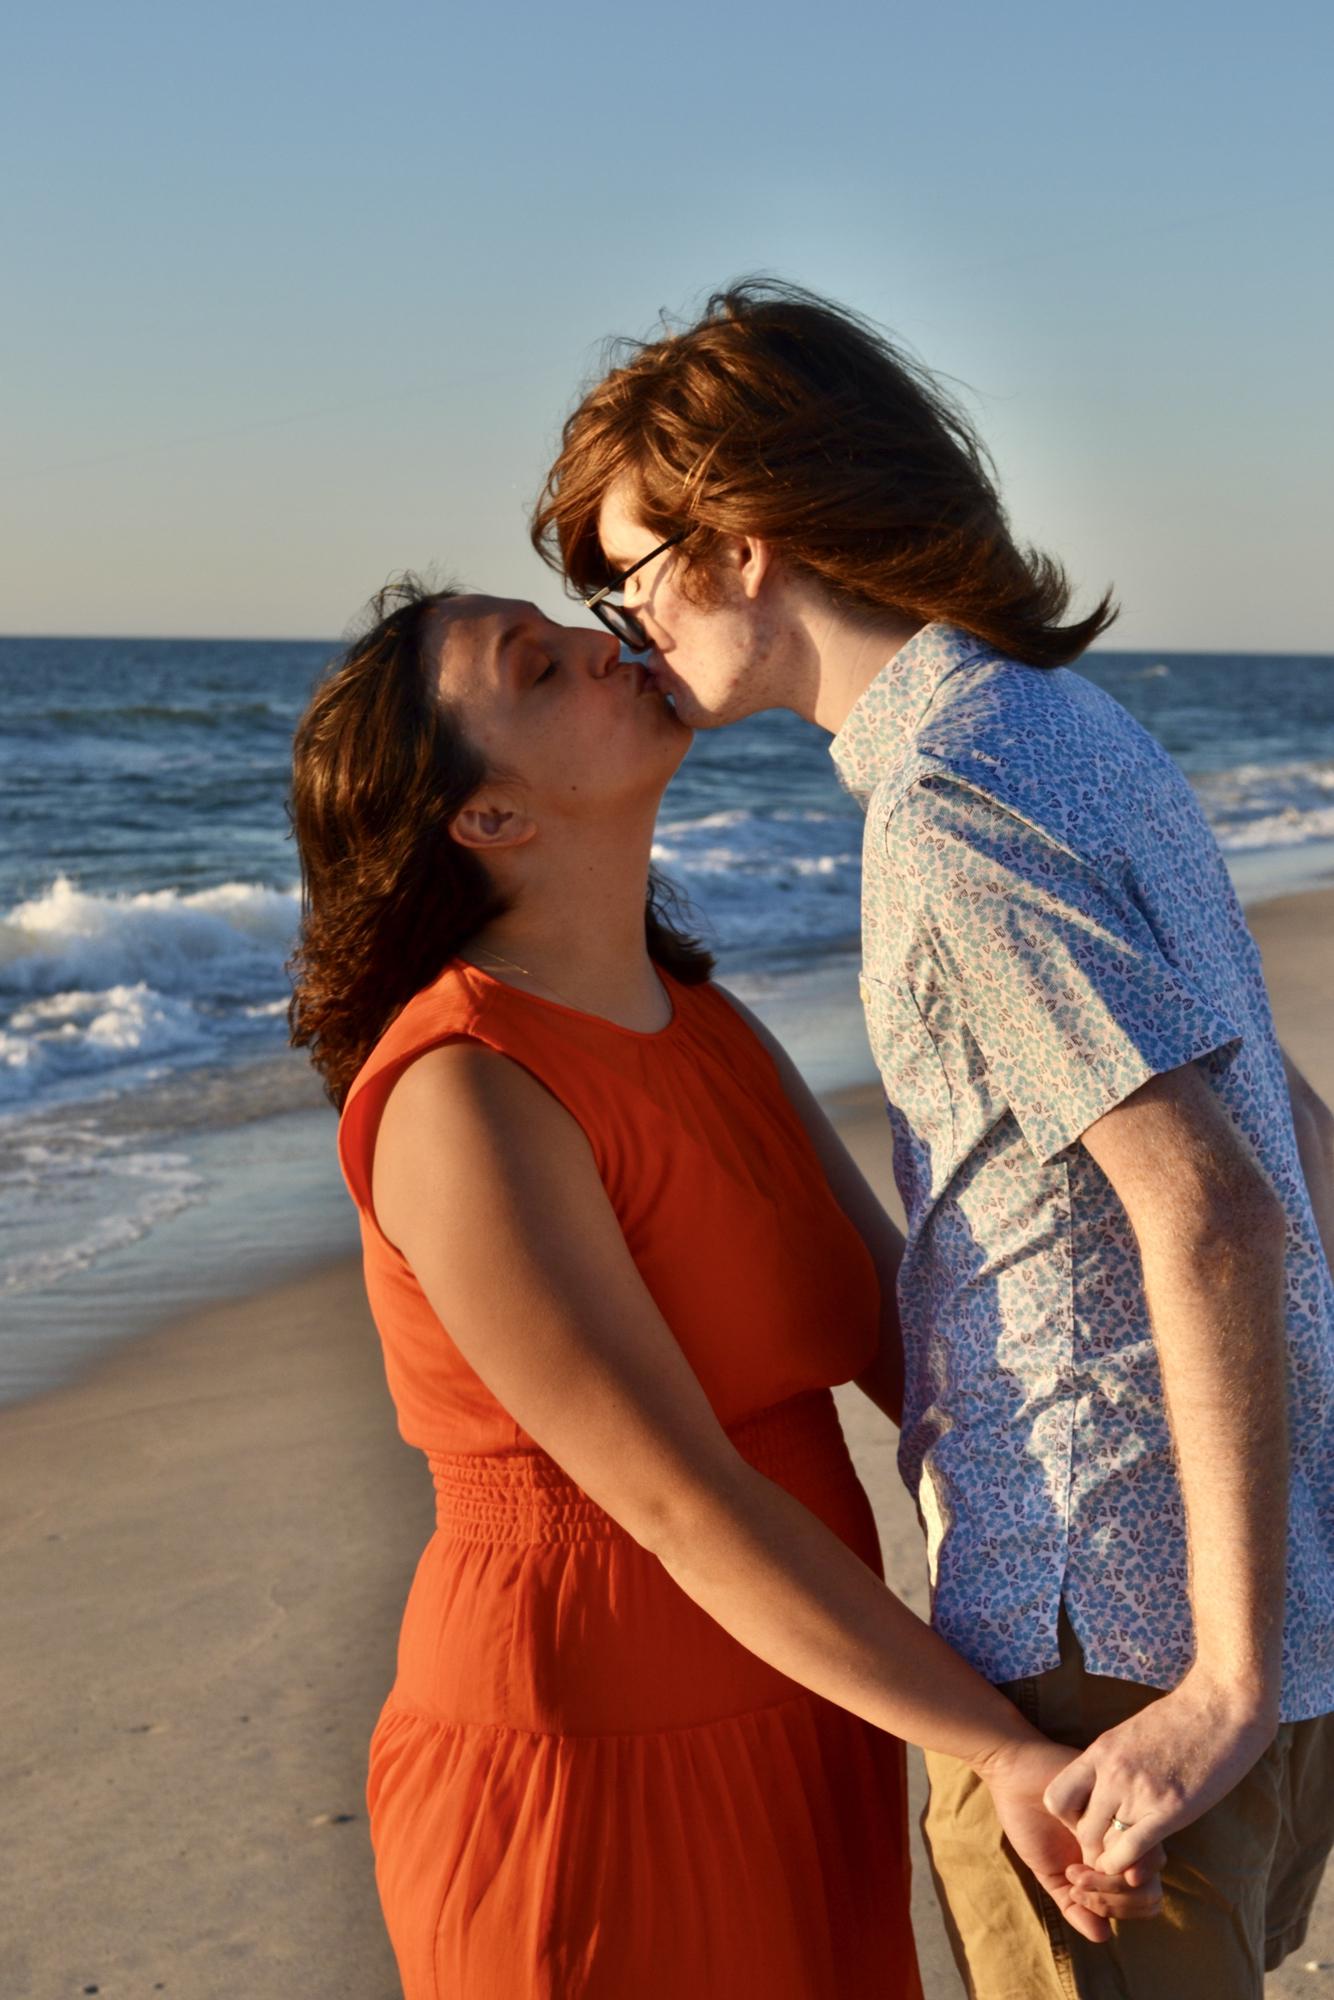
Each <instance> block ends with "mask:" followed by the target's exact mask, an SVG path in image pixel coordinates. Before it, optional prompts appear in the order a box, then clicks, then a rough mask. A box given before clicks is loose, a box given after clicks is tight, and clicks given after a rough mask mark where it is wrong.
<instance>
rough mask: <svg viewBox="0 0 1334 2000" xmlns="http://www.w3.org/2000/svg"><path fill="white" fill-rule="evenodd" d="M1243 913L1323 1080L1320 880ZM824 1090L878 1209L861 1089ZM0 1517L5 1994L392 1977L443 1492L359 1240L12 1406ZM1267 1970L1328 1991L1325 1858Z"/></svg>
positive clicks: (1333, 1942) (114, 1998)
mask: <svg viewBox="0 0 1334 2000" xmlns="http://www.w3.org/2000/svg"><path fill="white" fill-rule="evenodd" d="M1248 917H1249V920H1250V922H1251V924H1252V928H1253V930H1254V932H1255V935H1256V937H1257V940H1258V941H1259V944H1260V947H1261V950H1262V952H1263V955H1264V960H1265V966H1266V973H1267V977H1268V980H1269V986H1270V992H1271V995H1272V998H1273V1002H1274V1009H1275V1015H1276V1018H1277V1021H1278V1026H1279V1032H1280V1035H1281V1037H1282V1039H1283V1041H1284V1043H1285V1045H1286V1046H1287V1047H1288V1049H1289V1050H1290V1051H1291V1053H1292V1055H1293V1056H1294V1057H1295V1059H1296V1061H1297V1062H1298V1064H1299V1065H1300V1066H1301V1067H1302V1068H1303V1069H1304V1070H1305V1072H1306V1074H1307V1075H1308V1076H1309V1077H1310V1078H1311V1080H1312V1081H1313V1082H1314V1083H1315V1084H1316V1086H1317V1087H1318V1088H1319V1089H1320V1090H1321V1091H1322V1093H1323V1094H1324V1095H1325V1097H1326V1098H1327V1099H1329V1100H1331V1101H1334V1037H1332V1036H1331V1034H1330V1027H1331V1019H1332V1017H1334V889H1328V890H1321V891H1312V892H1308V893H1304V894H1300V895H1292V896H1288V897H1284V898H1282V899H1280V900H1277V901H1274V902H1270V903H1265V904H1260V905H1256V906H1254V907H1253V908H1252V909H1250V910H1249V911H1248ZM830 1104H831V1109H832V1111H833V1112H834V1115H835V1116H836V1118H837V1120H838V1122H839V1124H840V1126H841V1128H842V1130H843V1132H844V1134H845V1136H846V1138H847V1139H848V1141H849V1143H850V1145H851V1146H852V1147H853V1149H854V1150H855V1151H856V1153H857V1155H858V1157H859V1158H860V1159H861V1161H862V1164H863V1166H864V1168H865V1169H866V1171H867V1172H868V1174H870V1175H871V1177H872V1178H873V1179H874V1181H875V1183H876V1184H877V1186H878V1187H880V1189H881V1190H882V1193H883V1194H884V1196H885V1198H886V1200H887V1201H892V1198H893V1189H892V1182H891V1180H890V1175H889V1164H890V1162H889V1142H888V1130H887V1127H886V1125H885V1121H884V1116H883V1109H882V1106H881V1103H880V1097H879V1092H878V1088H875V1087H868V1088H866V1089H863V1090H858V1091H852V1092H845V1093H843V1094H841V1095H840V1096H839V1097H837V1098H835V1099H832V1100H831V1101H830ZM894 1206H895V1208H896V1209H897V1204H896V1203H895V1204H894ZM839 1400H840V1407H841V1409H842V1412H843V1416H844V1422H845V1428H846V1429H847V1432H848V1436H849V1439H850V1442H851V1444H852V1448H853V1450H854V1453H855V1456H856V1458H857V1462H858V1465H859V1468H860V1470H861V1473H862V1476H863V1479H864V1481H865V1483H866V1485H867V1488H868V1490H869V1491H870V1493H871V1495H872V1498H873V1500H874V1503H875V1506H876V1510H877V1514H878V1518H879V1521H880V1525H881V1532H882V1538H883V1542H884V1547H885V1554H886V1562H887V1569H888V1574H889V1578H890V1581H891V1583H892V1584H893V1586H894V1587H895V1588H896V1589H897V1590H899V1591H900V1592H901V1593H902V1594H903V1595H904V1596H905V1598H907V1600H908V1601H909V1602H910V1603H912V1604H914V1605H915V1606H916V1607H917V1608H919V1609H921V1608H924V1605H925V1586H924V1568H923V1563H922V1557H921V1545H920V1537H919V1532H918V1527H917V1522H916V1518H915V1515H914V1513H913V1510H912V1508H911V1506H910V1504H909V1502H908V1500H907V1498H906V1496H905V1495H904V1493H903V1491H902V1489H901V1487H900V1485H899V1481H898V1477H897V1473H896V1471H895V1466H894V1445H895V1438H894V1433H893V1432H892V1431H890V1430H889V1428H888V1427H887V1426H886V1425H885V1423H884V1421H883V1419H881V1418H880V1417H879V1416H878V1414H877V1413H876V1412H875V1411H873V1410H872V1408H871V1406H870V1405H869V1404H867V1403H865V1401H864V1400H863V1399H862V1398H860V1397H859V1396H858V1395H857V1393H856V1392H855V1391H846V1390H845V1391H842V1392H840V1397H839ZM0 1518H2V1520H3V1527H2V1528H0V1546H2V1547H3V1557H4V1569H3V1592H4V1602H5V1606H6V1615H7V1626H8V1646H7V1649H6V1650H7V1655H8V1672H7V1674H6V1676H5V1692H4V1705H3V1731H4V1751H3V1772H4V1783H5V1797H6V1801H7V1810H6V1813H5V1816H4V1817H5V1852H4V1857H3V1879H4V1882H5V1901H6V1904H7V1909H6V1915H5V1920H4V1923H3V1927H2V1930H3V1938H2V1941H0V2000H63V1996H65V1995H72V1994H81V1993H100V1994H102V1995H104V1996H108V2000H131V1996H134V2000H138V1996H141V1995H150V1994H153V1993H159V1992H160V1993H163V1994H167V1995H172V1996H177V2000H294V1996H305V1995H310V1996H316V1995H318V1996H320V2000H394V1996H395V1995H396V1994H397V1993H398V1983H397V1979H396V1976H395V1970H394V1964H393V1958H392V1954H391V1952H390V1949H389V1945H388V1941H387V1938H386V1936H385V1933H384V1930H383V1927H382V1924H381V1920H380V1914H379V1908H378V1904H377V1901H376V1895H375V1887H374V1881H373V1875H372V1861H371V1851H370V1845H369V1839H368V1835H367V1827H366V1817H365V1808H364V1800H363V1783H364V1770H365V1756H366V1745H367V1740H368V1738H369V1735H370V1731H371V1728H372V1726H373V1723H374V1721H375V1717H376V1715H377V1713H378V1710H379V1707H380V1704H381V1702H382V1701H383V1698H384V1695H385V1693H386V1691H387V1689H388V1687H389V1685H390V1682H391V1680H392V1678H393V1672H394V1650H395V1640H396V1635H397V1628H398V1620H399V1617H400V1614H401V1610H402V1606H403V1601H404V1598H405V1596H406V1594H407V1590H408V1586H409V1583H410V1580H411V1576H412V1571H413V1568H414V1565H415V1563H416V1560H417V1557H418V1554H419V1552H420V1550H421V1548H422V1547H423V1545H424V1543H425V1542H426V1540H427V1538H428V1537H429V1535H430V1533H431V1529H432V1526H433V1519H434V1516H433V1505H432V1489H431V1482H430V1478H429V1476H428V1474H427V1470H426V1467H425V1464H424V1461H423V1460H422V1458H421V1456H420V1454H419V1453H418V1452H416V1451H414V1450H412V1449H410V1448H409V1447H408V1446H406V1445H405V1444H403V1443H402V1441H401V1440H400V1439H399V1437H398V1435H397V1431H396V1429H395V1426H394V1418H393V1410H392V1405H391V1404H390V1401H389V1398H388V1393H387V1391H386V1388H385V1384H384V1376H383V1371H382V1367H381V1361H380V1352H379V1345H378V1341H377V1338H376V1335H375V1332H374V1329H373V1327H372V1326H371V1323H370V1320H369V1316H368V1314H367V1311H366V1307H365V1303H364V1299H363V1297H362V1292H361V1283H360V1270H359V1266H358V1265H357V1263H355V1262H353V1261H350V1260H344V1261H341V1262H338V1263H333V1264H329V1265H326V1266H324V1267H322V1268H320V1269H318V1270H316V1271H314V1272H312V1273H310V1274H309V1275H308V1276H306V1277H303V1278H301V1279H299V1280H297V1281H295V1282H291V1283H287V1284H284V1285H282V1286H281V1287H278V1288H275V1289H271V1290H268V1291H265V1292H263V1293H261V1294H259V1295H258V1296H254V1297H250V1298H246V1299H244V1300H240V1301H236V1302H232V1303H228V1304H224V1305H220V1306H215V1307H211V1308H210V1309H208V1310H206V1311H202V1312H199V1313H197V1314H194V1315H193V1316H191V1317H189V1318H188V1319H186V1320H183V1321H181V1322H180V1323H178V1324H174V1325H171V1326H169V1327H166V1328H164V1329H160V1330H158V1331H155V1332H152V1333H147V1334H144V1335H142V1336H140V1337H137V1338H135V1339H132V1340H129V1341H127V1342H125V1343H124V1344H123V1345H121V1346H119V1347H118V1348H116V1349H115V1350H114V1351H113V1352H111V1353H110V1354H108V1355H106V1356H105V1357H103V1358H102V1359H101V1360H100V1361H98V1362H97V1363H96V1365H94V1366H93V1367H91V1368H90V1369H89V1370H88V1371H87V1372H86V1373H85V1374H84V1375H83V1376H82V1377H81V1378H80V1379H79V1380H78V1381H76V1382H74V1383H73V1384H71V1385H70V1386H68V1387H65V1388H62V1389H59V1390H55V1391H52V1392H50V1393H48V1394H45V1395H42V1396H39V1397H36V1398H34V1399H32V1400H30V1401H28V1402H25V1403H21V1404H18V1405H15V1406H13V1407H11V1408H8V1409H5V1410H2V1411H0ZM915 1918H916V1922H917V1927H918V1934H919V1941H920V1948H921V1954H922V1959H923V1964H924V1969H925V1973H926V1990H927V1994H928V1996H929V2000H953V1996H957V1995H958V1994H959V1993H960V1991H961V1988H960V1986H959V1984H958V1981H957V1978H956V1976H955V1973H954V1971H953V1967H952V1965H951V1963H950V1960H949V1956H948V1953H947V1950H946V1948H945V1945H944V1941H943V1936H942V1934H941V1931H940V1926H939V1920H938V1917H937V1915H936V1913H935V1910H934V1905H933V1900H932V1894H931V1888H930V1881H929V1876H928V1875H927V1872H926V1870H925V1867H924V1865H922V1864H921V1862H920V1857H919V1865H918V1869H917V1889H916V1910H915ZM1308 1966H1309V1967H1311V1968H1312V1969H1309V1970H1308V1969H1306V1968H1307V1967H1308ZM1267 1990H1268V1991H1269V1992H1270V1993H1272V1994H1274V1995H1297V1994H1312V1993H1319V1992H1331V1993H1334V1881H1332V1882H1331V1883H1329V1884H1328V1885H1327V1887H1326V1889H1325V1892H1324V1894H1323V1896H1322V1900H1321V1903H1320V1906H1319V1910H1318V1913H1317V1918H1316V1922H1315V1924H1314V1926H1313V1929H1312V1933H1311V1935H1310V1937H1309V1939H1308V1941H1307V1944H1306V1947H1305V1948H1304V1949H1303V1950H1302V1951H1300V1952H1299V1953H1298V1954H1296V1956H1295V1957H1294V1958H1293V1959H1292V1960H1290V1961H1289V1963H1288V1965H1287V1966H1286V1967H1285V1968H1284V1969H1283V1970H1282V1971H1281V1972H1280V1973H1278V1974H1275V1975H1274V1976H1273V1977H1272V1978H1271V1979H1270V1981H1269V1982H1268V1988H1267Z"/></svg>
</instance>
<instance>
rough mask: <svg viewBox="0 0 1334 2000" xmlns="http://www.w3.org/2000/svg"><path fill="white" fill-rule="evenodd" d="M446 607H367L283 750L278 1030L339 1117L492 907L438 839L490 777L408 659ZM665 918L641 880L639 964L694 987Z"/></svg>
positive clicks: (700, 953) (391, 596) (694, 975)
mask: <svg viewBox="0 0 1334 2000" xmlns="http://www.w3.org/2000/svg"><path fill="white" fill-rule="evenodd" d="M457 595H458V593H457V592H456V591H453V590H432V589H430V588H429V587H428V586H427V585H426V584H425V583H424V582H422V580H421V579H420V578H419V577H416V576H413V575H411V574H408V575H406V576H404V577H402V578H400V579H398V580H396V581H395V582H393V583H390V584H387V585H386V586H385V588H384V589H383V590H381V591H380V592H379V593H378V594H377V595H376V596H375V597H374V598H373V599H372V600H371V607H370V611H371V616H372V618H373V620H374V622H373V623H372V624H371V626H370V629H369V630H368V631H366V632H365V633H364V634H363V636H362V637H361V638H359V639H356V640H354V641H353V643H352V644H351V645H349V646H348V648H347V650H346V651H345V652H344V653H343V654H342V655H341V656H340V657H339V658H338V659H336V660H335V661H334V662H333V664H332V666H331V667H330V669H329V671H328V673H327V674H326V675H325V677H324V679H323V680H322V681H321V682H320V683H319V685H318V686H317V687H316V689H315V692H314V694H313V695H312V696H311V699H310V703H309V705H308V706H307V709H306V712H305V714H304V715H303V716H302V718H301V721H300V722H299V723H298V725H297V730H296V737H295V740H294V742H293V746H292V792H291V798H290V801H289V804H288V814H289V818H290V820H291V823H292V831H293V833H294V835H295V837H296V844H297V852H298V855H299V857H300V862H301V928H300V932H299V935H298V939H297V945H296V950H295V952H294V954H293V956H292V959H291V960H290V962H289V965H288V971H289V972H290V974H291V976H292V984H293V993H292V999H291V1003H290V1005H289V1007H288V1014H287V1018H288V1025H289V1028H290V1031H291V1040H292V1042H293V1043H294V1044H295V1045H296V1046H297V1047H299V1048H308V1049H309V1051H310V1059H311V1061H312V1062H313V1063H314V1065H315V1068H316V1069H317V1070H318V1071H319V1073H320V1075H321V1076H322V1077H323V1079H324V1087H325V1090H326V1092H327V1094H328V1096H329V1097H330V1098H331V1099H332V1101H333V1102H334V1104H336V1105H338V1106H340V1107H341V1105H342V1103H343V1101H344V1099H345V1098H346V1096H347V1093H348V1090H349V1088H350V1086H351V1084H352V1080H353V1078H354V1077H355V1076H356V1074H357V1071H358V1070H359V1069H360V1068H361V1066H362V1064H363V1063H364V1062H365V1060H366V1058H367V1056H368V1055H369V1054H370V1052H371V1050H372V1049H373V1048H374V1046H375V1044H376V1042H377V1041H378V1040H379V1038H380V1036H381V1035H382V1034H383V1033H384V1031H385V1029H386V1028H387V1027H388V1026H389V1024H390V1022H391V1021H392V1020H393V1019H394V1016H395V1015H396V1014H397V1013H398V1012H399V1011H400V1009H401V1008H402V1007H403V1006H405V1005H406V1003H407V1002H408V1001H409V1000H410V999H411V998H412V996H413V994H414V993H418V992H420V991H421V989H422V987H424V986H428V985H429V984H430V982H431V981H432V980H433V979H435V978H436V977H437V976H438V974H439V973H441V972H442V971H443V970H444V968H445V966H446V965H447V964H448V963H449V960H450V959H451V958H452V957H454V955H455V954H456V953H457V952H458V951H460V950H461V949H462V948H463V946H464V945H465V944H466V943H467V941H468V939H469V938H470V937H472V936H474V935H475V934H476V932H477V931H479V930H480V929H481V928H482V926H483V925H484V924H487V923H489V922H491V921H492V919H493V918H495V917H497V916H499V915H500V914H501V912H502V911H503V910H504V909H505V908H506V907H507V906H506V904H505V901H504V899H503V897H502V896H501V894H500V893H499V891H498V890H497V888H496V886H495V884H494V883H493V882H492V880H491V878H490V876H489V875H488V874H487V871H486V868H485V865H484V864H483V862H482V861H481V860H480V859H479V858H478V856H477V855H476V854H474V853H472V852H470V851H469V850H468V849H467V848H465V847H461V846H460V845H459V843H458V841H456V840H455V839H454V838H453V835H452V834H451V832H450V822H451V821H452V820H453V818H454V816H455V814H456V813H458V812H459V811H460V810H461V808H462V807H463V806H465V805H466V804H467V802H468V800H469V799H470V798H471V797H472V795H473V793H474V792H475V791H476V790H477V788H478V786H479V785H481V784H483V783H484V782H485V780H486V779H487V777H488V776H491V775H495V774H494V773H492V772H489V771H488V768H487V765H486V763H485V761H484V759H483V758H482V756H481V755H480V753H479V752H478V751H477V750H476V749H475V748H474V747H473V745H472V744H471V743H470V742H469V741H468V738H467V735H466V733H465V731H464V729H463V727H462V724H461V722H460V720H459V718H458V717H457V716H456V715H454V714H453V713H452V712H451V711H450V710H449V708H448V706H447V705H446V704H444V703H442V702H441V700H440V699H439V696H438V695H437V694H436V692H435V689H434V686H433V675H432V672H431V661H430V658H429V655H428V654H427V652H426V649H425V648H424V646H423V638H424V635H425V630H426V627H427V624H428V622H429V615H430V613H431V611H432V610H433V609H434V608H435V606H436V605H438V604H444V603H446V602H447V601H448V600H449V599H450V598H452V597H455V596H457ZM680 909H681V902H680V898H679V897H678V895H677V893H676V891H675V890H674V889H673V888H672V887H671V885H670V884H669V883H667V882H666V881H664V880H663V878H662V877H661V876H659V875H657V874H655V873H650V876H649V884H648V896H647V901H646V904H645V911H644V922H645V934H646V938H647V943H648V948H649V951H650V953H651V954H652V956H653V958H654V960H655V961H656V962H657V963H658V964H659V965H661V966H663V967H665V969H666V970H667V971H668V972H670V973H671V974H672V975H673V976H674V977H675V978H677V979H679V980H681V981H683V982H684V983H685V984H686V985H693V984H698V983H699V982H700V981H702V980H704V979H707V978H708V976H709V973H710V971H711V970H712V968H713V959H712V957H711V956H710V954H709V953H708V952H707V951H706V950H705V949H704V948H703V946H702V945H700V944H699V943H698V942H697V940H696V939H694V938H693V937H691V936H689V935H688V934H687V933H686V932H685V931H684V930H683V929H681V928H678V926H677V924H676V923H675V922H674V921H673V919H674V917H675V916H676V915H678V914H679V913H680Z"/></svg>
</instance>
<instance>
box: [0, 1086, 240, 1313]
mask: <svg viewBox="0 0 1334 2000" xmlns="http://www.w3.org/2000/svg"><path fill="white" fill-rule="evenodd" d="M37 1135H40V1136H37ZM5 1137H6V1138H7V1139H8V1140H9V1141H10V1143H9V1144H8V1145H7V1146H6V1147H5V1152H6V1154H7V1156H8V1157H9V1159H10V1161H11V1164H10V1165H9V1166H8V1168H7V1170H6V1171H5V1172H4V1173H3V1175H0V1193H2V1194H3V1201H2V1202H0V1293H10V1294H15V1293H22V1292H33V1291H40V1290H42V1289H44V1288H45V1287H46V1286H48V1285H51V1284H54V1283H55V1282H56V1281H57V1280H58V1279H60V1278H64V1277H68V1276H69V1275H70V1274H71V1273H72V1272H75V1271H83V1270H86V1269H87V1268H88V1267H89V1265H91V1264H94V1263H96V1262H97V1261H98V1259H99V1258H101V1257H104V1256H105V1255H106V1254H107V1253H108V1252H109V1251H112V1250H119V1249H123V1248H125V1247H126V1246H127V1245H128V1244H131V1243H137V1242H139V1241H140V1240H141V1239H142V1238H143V1237H145V1236H147V1235H148V1234H149V1232H150V1230H152V1229H153V1228H155V1227H156V1226H157V1224H159V1223H161V1222H164V1221H166V1220H167V1218H168V1217H169V1216H173V1215H179V1214H180V1213H181V1212H182V1210H184V1209H187V1208H189V1207H191V1206H192V1205H193V1204H194V1203H195V1202H198V1201H200V1200H202V1199H203V1191H204V1179H203V1176H202V1175H200V1174H198V1173H196V1172H195V1171H194V1170H193V1168H192V1167H191V1165H190V1161H189V1158H188V1156H187V1155H186V1154H184V1153H180V1152H175V1151H172V1152H147V1151H141V1150H137V1149H130V1148H127V1147H126V1146H125V1144H124V1142H123V1141H122V1139H121V1138H120V1137H119V1136H118V1135H116V1134H111V1133H106V1132H101V1131H99V1130H98V1129H97V1125H96V1123H95V1121H94V1120H92V1119H82V1120H77V1121H74V1122H72V1123H66V1124H65V1125H64V1126H51V1127H42V1126H40V1125H39V1126H36V1127H33V1128H31V1129H30V1130H29V1132H27V1133H26V1134H25V1133H24V1132H22V1131H21V1130H20V1131H14V1132H9V1133H6V1135H5Z"/></svg>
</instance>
